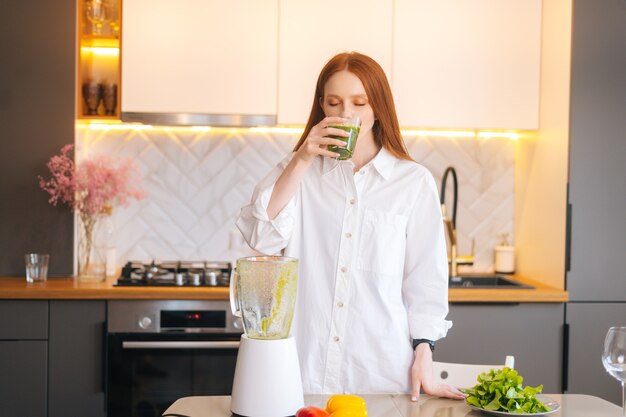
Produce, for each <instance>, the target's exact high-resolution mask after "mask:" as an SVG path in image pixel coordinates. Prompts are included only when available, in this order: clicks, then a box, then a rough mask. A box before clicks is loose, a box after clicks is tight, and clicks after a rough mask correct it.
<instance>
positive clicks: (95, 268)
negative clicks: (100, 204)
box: [77, 213, 106, 282]
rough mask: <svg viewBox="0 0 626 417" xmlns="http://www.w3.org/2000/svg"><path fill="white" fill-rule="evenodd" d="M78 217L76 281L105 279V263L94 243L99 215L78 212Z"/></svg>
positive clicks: (100, 280) (99, 223)
mask: <svg viewBox="0 0 626 417" xmlns="http://www.w3.org/2000/svg"><path fill="white" fill-rule="evenodd" d="M78 218H79V241H78V275H77V278H78V281H79V282H102V281H104V280H105V279H106V263H105V257H104V254H103V253H102V251H101V250H99V247H98V245H97V243H96V237H97V236H98V229H99V227H100V225H101V215H100V214H85V213H80V214H79V216H78Z"/></svg>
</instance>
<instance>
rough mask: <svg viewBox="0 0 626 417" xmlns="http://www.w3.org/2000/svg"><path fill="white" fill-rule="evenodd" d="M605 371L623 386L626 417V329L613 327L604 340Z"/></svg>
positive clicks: (625, 413) (623, 405) (623, 407)
mask: <svg viewBox="0 0 626 417" xmlns="http://www.w3.org/2000/svg"><path fill="white" fill-rule="evenodd" d="M602 364H603V365H604V369H606V371H607V372H608V373H609V374H610V375H611V376H612V377H613V378H615V379H617V380H618V381H620V383H621V384H622V414H623V415H624V416H626V403H624V396H625V391H624V390H625V386H624V380H625V379H626V327H611V328H610V329H609V331H608V332H607V333H606V338H605V339H604V350H603V352H602Z"/></svg>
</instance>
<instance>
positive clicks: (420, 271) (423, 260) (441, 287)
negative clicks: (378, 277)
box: [402, 173, 452, 340]
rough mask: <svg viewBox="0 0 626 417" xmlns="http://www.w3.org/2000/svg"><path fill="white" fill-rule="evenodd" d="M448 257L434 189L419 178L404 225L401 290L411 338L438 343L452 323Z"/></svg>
mask: <svg viewBox="0 0 626 417" xmlns="http://www.w3.org/2000/svg"><path fill="white" fill-rule="evenodd" d="M447 258H448V255H447V250H446V240H445V235H444V228H443V219H442V216H441V206H440V203H439V197H438V193H437V186H436V184H435V181H434V179H433V177H432V175H430V173H428V174H425V175H424V176H423V177H422V178H421V182H420V184H419V186H418V188H417V199H416V202H415V206H414V208H413V210H412V212H411V215H410V218H409V222H408V224H407V242H406V256H405V264H404V280H403V283H402V291H403V297H404V302H405V304H406V307H407V311H408V320H409V332H410V334H411V338H413V339H429V340H438V339H441V338H443V337H445V336H446V333H447V332H448V329H449V328H450V327H452V322H451V321H448V320H446V316H447V315H448V259H447Z"/></svg>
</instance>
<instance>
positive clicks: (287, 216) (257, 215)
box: [236, 155, 297, 255]
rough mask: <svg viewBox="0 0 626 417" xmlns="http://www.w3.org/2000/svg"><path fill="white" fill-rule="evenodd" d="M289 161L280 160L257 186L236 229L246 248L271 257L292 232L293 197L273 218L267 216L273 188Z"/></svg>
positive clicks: (278, 250) (294, 205)
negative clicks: (246, 244) (241, 236)
mask: <svg viewBox="0 0 626 417" xmlns="http://www.w3.org/2000/svg"><path fill="white" fill-rule="evenodd" d="M290 159H291V155H289V156H287V157H286V158H285V159H283V160H282V161H281V162H280V163H279V164H278V165H277V166H276V167H275V168H274V169H272V171H270V172H269V174H268V175H267V176H266V177H265V178H264V179H263V180H262V181H261V182H260V183H259V184H258V185H257V186H256V188H255V190H254V193H253V194H252V199H251V201H250V204H248V205H246V206H244V207H243V208H242V209H241V212H240V214H239V218H238V219H237V223H236V224H237V227H238V228H239V230H240V231H241V233H242V235H243V237H244V239H245V240H246V242H247V243H248V245H250V247H251V248H252V249H254V250H256V251H258V252H261V253H264V254H266V255H274V254H277V253H279V252H280V251H281V250H283V249H284V248H285V247H286V246H287V243H288V242H289V239H290V237H291V234H292V233H293V228H294V214H295V210H296V198H297V197H296V196H294V197H292V198H291V199H290V200H289V202H288V203H287V205H286V206H285V207H284V208H283V209H282V210H281V211H280V212H279V213H278V215H277V216H276V217H275V218H274V219H270V218H269V217H268V215H267V206H268V204H269V201H270V198H271V197H272V192H273V191H274V185H275V184H276V181H277V180H278V178H279V177H280V174H282V172H283V171H284V169H285V167H286V166H287V164H288V163H289V161H290Z"/></svg>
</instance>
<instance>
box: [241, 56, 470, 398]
mask: <svg viewBox="0 0 626 417" xmlns="http://www.w3.org/2000/svg"><path fill="white" fill-rule="evenodd" d="M352 115H358V116H359V117H360V119H361V130H360V133H359V136H358V140H357V143H356V148H355V150H354V153H353V155H352V158H351V159H349V160H345V161H340V160H338V159H337V157H338V154H337V153H334V152H331V151H330V150H328V149H327V146H328V145H338V146H345V143H344V142H343V141H341V140H337V139H333V138H331V137H330V136H331V135H334V136H347V135H348V134H347V133H346V132H344V131H343V130H340V129H336V128H332V127H329V125H332V124H333V123H338V122H342V121H344V120H345V118H346V117H349V116H352ZM237 226H238V227H239V229H240V230H241V232H242V233H243V236H244V237H245V239H246V240H247V242H248V243H249V245H250V246H251V247H252V248H253V249H255V250H257V251H259V252H262V253H265V254H276V253H279V252H281V251H282V252H283V253H284V255H285V256H292V257H296V258H299V259H300V273H299V277H298V295H297V301H296V313H295V316H294V321H293V327H292V333H293V334H294V336H295V338H296V343H297V346H298V353H299V357H300V364H301V372H302V378H303V387H304V391H305V393H311V394H313V393H340V392H346V393H348V392H349V393H360V394H367V393H389V392H406V393H409V392H410V393H411V394H412V398H413V399H414V400H416V399H417V397H418V396H419V392H420V388H422V389H423V390H424V392H426V393H428V394H431V395H436V396H445V397H450V398H456V399H461V398H464V394H462V393H461V392H459V391H458V390H457V389H456V388H454V387H451V386H449V385H443V384H437V383H435V382H434V381H433V378H432V353H431V345H432V346H434V341H435V340H437V339H440V338H442V337H444V336H445V335H446V332H447V331H448V329H449V328H450V326H451V325H452V324H451V323H450V322H449V321H446V320H445V317H446V315H447V313H448V296H447V291H448V280H447V276H448V265H447V254H446V246H445V245H446V244H445V237H444V231H443V221H442V218H441V212H440V205H439V200H438V193H437V187H436V185H435V182H434V180H433V178H432V175H431V174H430V173H429V172H428V171H427V170H426V169H425V168H424V167H422V166H421V165H419V164H417V163H416V162H414V161H413V160H412V159H411V157H410V156H409V154H408V152H407V150H406V147H405V145H404V142H403V140H402V137H401V136H400V129H399V126H398V120H397V117H396V112H395V107H394V104H393V99H392V96H391V89H390V87H389V84H388V82H387V78H386V76H385V73H384V71H383V70H382V68H381V67H380V66H379V65H378V64H377V63H376V62H375V61H374V60H373V59H371V58H369V57H367V56H365V55H362V54H359V53H356V52H352V53H342V54H339V55H336V56H335V57H333V58H332V59H331V60H330V61H329V62H328V63H327V64H326V66H325V67H324V68H323V69H322V72H321V73H320V75H319V79H318V81H317V87H316V90H315V98H314V101H313V107H312V109H311V114H310V116H309V120H308V122H307V125H306V127H305V129H304V133H303V134H302V137H301V138H300V140H299V142H298V143H297V144H296V146H295V149H294V151H293V153H291V154H290V155H289V156H288V157H287V158H285V160H284V161H282V162H281V163H280V164H279V165H278V166H277V167H276V168H275V169H274V170H272V171H271V172H270V173H269V174H268V176H267V177H266V178H265V179H264V180H263V181H261V183H260V184H259V185H258V186H257V188H256V189H255V191H254V194H253V196H252V201H251V203H250V204H249V205H247V206H245V207H244V208H243V209H242V210H241V215H240V217H239V219H238V220H237Z"/></svg>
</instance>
